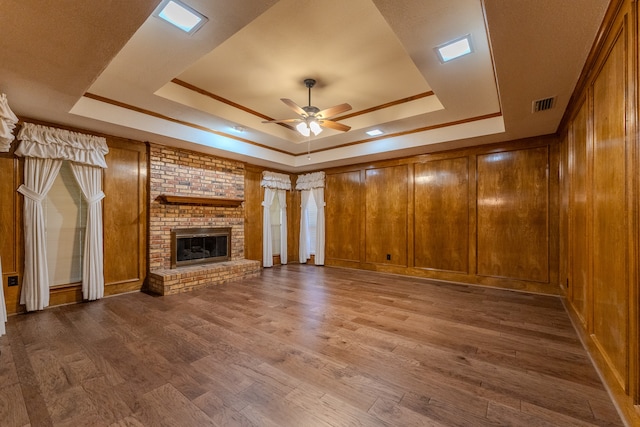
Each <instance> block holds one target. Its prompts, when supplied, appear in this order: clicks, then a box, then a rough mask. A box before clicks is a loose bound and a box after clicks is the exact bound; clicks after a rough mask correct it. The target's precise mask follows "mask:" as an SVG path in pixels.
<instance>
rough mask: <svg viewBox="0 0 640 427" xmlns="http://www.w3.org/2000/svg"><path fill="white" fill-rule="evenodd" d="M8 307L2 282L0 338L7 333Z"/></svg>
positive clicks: (0, 275)
mask: <svg viewBox="0 0 640 427" xmlns="http://www.w3.org/2000/svg"><path fill="white" fill-rule="evenodd" d="M0 279H2V258H0ZM5 323H7V306H6V304H5V303H4V289H3V287H2V282H0V337H1V336H3V335H4V334H6V333H7V330H6V325H5Z"/></svg>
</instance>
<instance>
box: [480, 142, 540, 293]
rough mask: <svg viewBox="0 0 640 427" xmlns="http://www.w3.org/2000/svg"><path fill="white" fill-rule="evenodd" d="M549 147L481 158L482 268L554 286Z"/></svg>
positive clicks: (488, 272) (484, 272) (483, 272)
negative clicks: (551, 248)
mask: <svg viewBox="0 0 640 427" xmlns="http://www.w3.org/2000/svg"><path fill="white" fill-rule="evenodd" d="M548 162H549V149H548V147H539V148H530V149H523V150H516V151H506V152H501V153H494V154H485V155H479V156H478V157H477V228H478V230H477V263H478V266H477V269H478V274H479V275H483V276H495V277H506V278H511V279H520V280H528V281H533V282H542V283H548V282H549V179H548Z"/></svg>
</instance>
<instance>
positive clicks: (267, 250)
mask: <svg viewBox="0 0 640 427" xmlns="http://www.w3.org/2000/svg"><path fill="white" fill-rule="evenodd" d="M260 185H261V186H262V187H264V201H263V202H262V206H263V209H262V212H263V214H262V266H263V267H273V245H272V243H271V237H272V236H271V213H270V212H269V207H270V206H271V203H273V198H274V197H278V202H279V203H280V214H281V218H282V225H281V226H280V262H281V263H282V264H286V263H287V191H288V190H291V178H289V175H285V174H282V173H276V172H269V171H264V172H262V181H261V182H260Z"/></svg>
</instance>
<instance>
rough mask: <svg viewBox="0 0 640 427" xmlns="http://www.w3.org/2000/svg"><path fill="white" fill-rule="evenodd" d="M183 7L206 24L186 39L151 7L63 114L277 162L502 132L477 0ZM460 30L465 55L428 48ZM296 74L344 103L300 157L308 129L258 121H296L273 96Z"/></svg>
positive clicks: (290, 94)
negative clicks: (334, 123)
mask: <svg viewBox="0 0 640 427" xmlns="http://www.w3.org/2000/svg"><path fill="white" fill-rule="evenodd" d="M187 3H188V4H189V5H190V6H191V7H193V8H195V9H196V10H198V11H199V12H200V13H202V14H204V15H205V16H206V17H207V18H208V19H209V22H208V23H207V24H206V25H204V26H203V27H202V28H201V29H200V30H198V31H197V32H196V33H195V34H193V35H187V34H184V33H182V32H181V31H179V30H177V29H176V28H173V27H171V26H170V25H168V24H166V23H165V22H163V21H161V20H160V19H158V18H156V17H153V16H150V17H149V18H148V19H147V20H146V22H145V23H144V24H143V25H142V26H141V27H140V28H139V30H138V31H137V32H136V33H135V34H134V36H133V37H132V38H131V39H130V40H129V42H128V43H127V44H126V45H125V47H124V48H123V49H122V50H121V51H120V53H119V54H118V55H117V56H116V57H115V58H114V59H113V60H112V61H111V63H110V64H109V65H108V66H107V68H106V69H105V70H104V71H103V72H102V74H101V75H100V76H99V77H98V78H97V79H96V80H95V82H94V83H93V84H92V85H91V87H90V88H89V89H88V90H87V93H86V95H85V96H84V97H83V98H81V99H80V100H79V101H78V102H77V103H76V105H75V106H74V107H73V109H72V110H71V113H73V114H75V115H79V116H84V117H87V118H92V119H96V120H100V121H105V122H109V123H111V124H116V125H119V126H124V127H127V128H130V129H134V130H138V131H142V132H144V133H150V134H152V135H151V136H150V138H149V140H150V141H152V142H160V143H168V144H171V145H179V146H185V147H192V148H194V149H196V150H199V151H205V152H210V153H213V154H219V155H223V156H225V157H230V158H240V159H242V160H247V161H249V162H253V163H257V164H262V163H269V164H277V165H278V166H279V167H281V168H283V169H288V170H294V169H296V170H297V169H311V168H313V167H318V166H319V165H324V166H330V165H332V164H339V163H344V162H345V159H351V161H355V160H364V159H367V158H369V157H370V156H372V155H375V154H380V153H385V154H384V155H385V156H386V157H387V158H388V157H390V156H392V155H393V154H394V153H396V152H400V151H399V150H405V149H410V148H415V147H420V146H426V145H429V144H434V143H442V142H446V141H449V140H457V139H459V138H473V137H477V136H481V135H491V134H495V133H500V132H504V123H503V120H502V117H501V109H500V102H499V99H498V94H497V88H496V78H495V75H494V69H493V63H492V58H491V52H490V49H489V45H488V41H487V34H486V29H485V20H484V15H483V9H482V3H481V2H480V1H479V0H438V1H429V2H424V1H422V0H407V1H403V2H397V1H393V0H376V1H371V0H350V1H348V2H345V1H342V0H328V1H323V2H316V1H310V0H281V1H249V0H244V1H234V2H233V3H225V4H219V3H216V2H209V1H206V0H192V1H188V2H187ZM464 34H471V36H472V40H473V44H474V53H473V54H471V55H468V56H466V57H463V58H460V59H457V60H454V61H452V62H450V63H446V64H442V63H440V62H439V61H438V58H437V55H436V54H435V52H434V47H435V46H438V45H441V44H442V43H444V42H447V41H449V40H453V39H456V38H458V37H460V36H461V35H464ZM304 78H315V79H316V80H317V81H318V84H317V85H316V86H315V87H314V88H313V89H312V91H311V102H312V104H313V105H315V106H317V107H319V108H320V109H324V108H328V107H331V106H333V105H337V104H341V103H344V102H347V103H349V104H351V105H352V107H353V110H351V111H349V112H347V113H345V114H344V115H343V116H346V118H344V119H342V118H340V117H338V118H337V120H339V121H340V122H341V123H344V124H346V125H349V126H351V127H352V130H350V131H349V132H346V133H342V132H337V131H333V130H330V129H325V130H324V131H323V132H322V133H321V134H320V135H319V136H317V137H312V139H311V141H310V144H311V150H312V151H313V154H312V156H311V160H309V159H308V158H307V155H306V153H307V150H308V148H309V144H308V143H309V141H308V139H307V138H304V137H302V136H301V135H299V134H298V133H297V132H295V131H292V130H291V129H288V128H286V127H283V126H280V125H277V124H264V123H262V121H263V120H265V117H267V118H273V119H282V118H294V117H296V115H295V113H294V112H293V111H292V110H290V109H289V108H288V107H287V106H286V105H284V104H283V103H282V102H281V101H280V98H290V99H292V100H293V101H294V102H296V103H298V105H301V106H304V105H307V101H308V99H307V97H308V92H307V88H306V87H305V86H304V84H303V82H302V81H303V79H304ZM469 123H470V124H469ZM238 127H241V128H242V129H243V132H242V133H238V132H236V131H234V128H238ZM373 127H377V128H380V129H382V130H383V131H384V132H385V135H383V136H382V137H378V138H377V139H372V138H370V137H368V136H367V135H366V134H365V133H364V131H366V130H370V129H371V128H373ZM154 136H155V137H154ZM247 157H249V159H247Z"/></svg>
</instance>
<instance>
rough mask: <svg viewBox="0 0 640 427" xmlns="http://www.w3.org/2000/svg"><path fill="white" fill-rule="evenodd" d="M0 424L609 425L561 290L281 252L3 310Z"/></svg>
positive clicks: (604, 398) (608, 408)
mask: <svg viewBox="0 0 640 427" xmlns="http://www.w3.org/2000/svg"><path fill="white" fill-rule="evenodd" d="M7 328H8V334H7V335H6V336H4V337H2V338H0V351H1V352H2V353H1V354H0V425H1V426H23V425H29V424H30V425H32V426H49V425H56V426H58V425H60V426H110V425H111V426H209V425H211V426H278V427H283V426H296V427H300V426H496V425H500V426H504V425H513V426H534V425H535V426H590V425H597V426H619V425H622V423H621V421H620V418H619V416H618V415H617V413H616V410H615V408H614V406H613V404H612V403H611V400H610V399H609V397H608V395H607V393H606V391H605V390H604V388H603V386H602V383H601V381H600V379H599V378H598V375H597V374H596V372H595V370H594V368H593V366H592V364H591V362H590V360H589V358H588V356H587V354H586V352H585V350H584V349H583V347H582V345H581V344H580V341H579V340H578V337H577V335H576V333H575V331H574V329H573V327H572V325H571V323H570V321H569V318H568V316H567V313H566V312H565V310H564V308H563V306H562V302H561V300H560V299H559V298H556V297H550V296H540V295H528V294H524V293H517V292H509V291H504V290H497V289H489V288H483V287H474V286H462V285H453V284H442V283H434V282H429V281H427V280H422V279H417V278H407V277H401V276H393V275H385V274H379V273H372V272H365V271H359V270H348V269H337V268H328V267H314V266H306V265H289V266H282V267H276V268H272V269H267V270H265V271H264V273H263V274H262V276H261V277H259V278H255V279H249V280H244V281H240V282H233V283H228V284H226V285H221V286H215V287H210V288H207V289H201V290H197V291H194V292H190V293H185V294H180V295H175V296H167V297H154V296H150V295H146V294H143V293H133V294H127V295H121V296H117V297H112V298H106V299H103V300H101V301H97V302H92V303H87V304H80V305H70V306H65V307H57V308H52V309H49V310H45V311H43V312H39V313H32V314H28V315H19V316H13V317H11V318H10V319H9V322H8V324H7Z"/></svg>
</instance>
